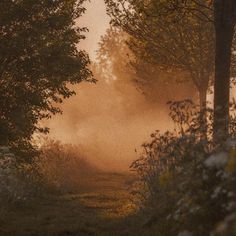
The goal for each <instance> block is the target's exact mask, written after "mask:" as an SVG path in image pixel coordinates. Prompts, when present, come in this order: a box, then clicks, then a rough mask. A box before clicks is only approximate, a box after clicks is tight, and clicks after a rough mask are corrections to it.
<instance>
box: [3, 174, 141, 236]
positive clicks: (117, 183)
mask: <svg viewBox="0 0 236 236" xmlns="http://www.w3.org/2000/svg"><path fill="white" fill-rule="evenodd" d="M133 179H134V177H133V176H132V175H130V174H115V173H100V174H98V175H96V176H94V177H93V178H89V179H88V180H87V182H86V181H85V182H86V183H87V184H86V185H84V186H83V187H81V188H80V189H79V190H78V191H76V192H73V193H66V194H57V195H55V194H54V195H50V196H47V197H43V198H40V199H35V200H33V201H30V202H29V201H27V202H24V203H18V204H14V206H12V207H10V208H9V207H8V208H7V210H6V208H3V210H2V212H0V215H1V216H2V217H1V218H0V235H3V236H66V235H75V236H77V235H78V236H83V235H98V236H99V235H101V236H103V235H104V236H106V235H109V236H116V235H123V236H126V235H131V234H132V235H141V234H139V233H138V232H137V233H135V229H136V228H137V227H136V224H137V221H134V220H133V219H134V217H136V216H134V215H135V207H134V204H133V201H132V197H131V194H130V191H129V190H130V183H131V182H132V181H133ZM4 209H5V210H4ZM134 222H136V223H134ZM131 228H132V230H131ZM131 231H132V233H131Z"/></svg>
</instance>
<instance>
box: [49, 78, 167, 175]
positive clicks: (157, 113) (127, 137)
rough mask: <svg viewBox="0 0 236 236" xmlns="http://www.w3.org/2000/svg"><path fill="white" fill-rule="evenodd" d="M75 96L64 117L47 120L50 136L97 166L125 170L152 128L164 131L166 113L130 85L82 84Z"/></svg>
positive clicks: (68, 103) (111, 83)
mask: <svg viewBox="0 0 236 236" xmlns="http://www.w3.org/2000/svg"><path fill="white" fill-rule="evenodd" d="M76 90H77V95H76V96H74V97H73V98H71V99H69V100H67V101H66V102H65V103H64V104H63V106H62V110H63V115H57V116H56V117H54V118H53V119H52V120H50V121H49V124H48V125H49V127H50V128H51V134H50V135H51V137H53V138H55V139H57V140H61V141H62V142H64V143H72V144H75V145H77V146H78V147H79V152H80V153H82V154H83V155H84V157H85V158H87V159H89V160H90V161H92V162H93V163H95V164H96V165H97V166H99V167H102V168H105V167H107V168H109V169H114V170H118V169H125V170H126V169H128V167H129V165H130V163H131V161H132V160H134V159H135V158H136V157H137V154H136V153H135V149H139V148H140V145H141V144H142V143H143V142H144V141H145V140H148V139H149V136H150V134H151V132H153V131H154V130H155V129H162V130H163V129H166V127H167V126H168V124H169V122H168V117H167V114H166V113H165V112H164V110H163V111H162V110H161V109H160V108H158V107H155V105H154V104H153V103H152V104H149V102H148V101H147V100H146V98H145V96H143V95H142V94H141V93H140V92H138V91H137V90H136V88H135V87H134V86H133V85H132V84H128V83H127V85H126V86H125V89H123V90H122V92H121V91H120V90H118V89H117V88H116V86H115V85H114V82H113V81H110V82H107V81H102V80H99V81H98V83H97V84H96V85H94V84H85V83H84V84H81V85H79V86H78V87H77V88H76Z"/></svg>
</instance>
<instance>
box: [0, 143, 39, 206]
mask: <svg viewBox="0 0 236 236" xmlns="http://www.w3.org/2000/svg"><path fill="white" fill-rule="evenodd" d="M42 183H43V178H42V176H41V175H40V173H39V169H38V166H37V164H36V162H33V161H32V162H31V163H25V162H24V163H23V162H19V160H18V159H17V158H16V156H15V155H14V154H13V153H11V152H10V150H9V148H8V147H0V202H7V203H13V202H16V201H22V200H27V199H29V198H31V197H34V196H36V195H38V193H39V192H41V188H42V186H43V185H42Z"/></svg>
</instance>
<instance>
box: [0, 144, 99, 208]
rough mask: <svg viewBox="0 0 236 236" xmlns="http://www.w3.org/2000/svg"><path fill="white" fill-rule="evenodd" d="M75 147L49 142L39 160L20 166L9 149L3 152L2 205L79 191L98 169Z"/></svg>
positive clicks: (0, 165) (0, 162) (0, 152)
mask: <svg viewBox="0 0 236 236" xmlns="http://www.w3.org/2000/svg"><path fill="white" fill-rule="evenodd" d="M81 156H82V155H81V154H80V152H79V149H78V148H77V147H75V146H72V145H66V144H61V143H60V142H57V141H53V140H47V141H46V142H44V144H43V145H42V146H41V148H40V150H39V156H38V157H35V158H34V159H33V160H31V161H30V162H21V161H20V160H19V159H18V158H17V157H16V156H15V155H14V154H13V153H11V151H10V150H9V148H8V147H1V148H0V203H6V204H11V203H15V202H21V201H27V200H29V199H32V198H35V197H40V196H42V195H47V194H52V193H58V192H59V193H65V192H70V191H76V190H78V189H79V188H80V186H81V185H83V184H84V179H86V178H85V177H88V175H93V174H94V173H95V172H97V171H98V170H97V168H96V167H94V166H93V165H91V164H90V163H89V162H88V161H87V160H86V159H84V158H82V157H81Z"/></svg>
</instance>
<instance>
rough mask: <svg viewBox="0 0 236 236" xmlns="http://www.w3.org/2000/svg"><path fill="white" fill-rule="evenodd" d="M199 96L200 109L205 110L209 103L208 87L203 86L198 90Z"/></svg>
mask: <svg viewBox="0 0 236 236" xmlns="http://www.w3.org/2000/svg"><path fill="white" fill-rule="evenodd" d="M198 94H199V95H198V96H199V105H200V111H204V110H205V109H206V104H207V88H201V89H200V90H199V92H198Z"/></svg>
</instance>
